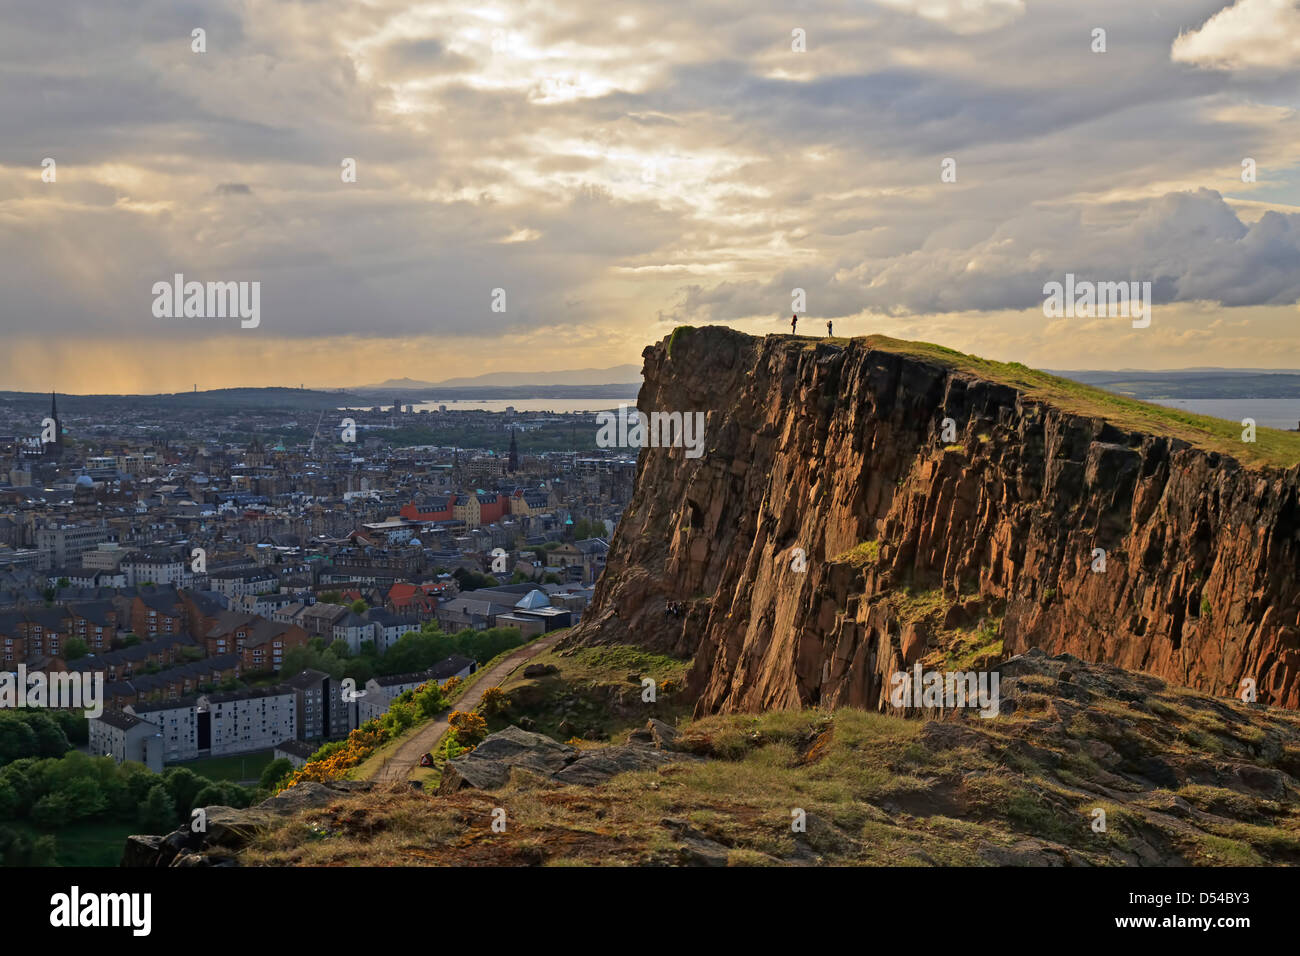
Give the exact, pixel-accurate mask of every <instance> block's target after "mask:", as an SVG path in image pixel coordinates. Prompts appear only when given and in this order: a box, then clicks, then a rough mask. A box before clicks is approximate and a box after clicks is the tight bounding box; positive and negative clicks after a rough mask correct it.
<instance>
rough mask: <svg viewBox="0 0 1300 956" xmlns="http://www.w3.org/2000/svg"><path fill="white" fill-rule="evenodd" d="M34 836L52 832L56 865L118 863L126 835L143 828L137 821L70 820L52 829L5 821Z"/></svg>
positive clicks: (22, 822)
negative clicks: (100, 821) (64, 824)
mask: <svg viewBox="0 0 1300 956" xmlns="http://www.w3.org/2000/svg"><path fill="white" fill-rule="evenodd" d="M5 826H7V827H11V828H13V829H14V830H20V831H22V832H23V833H26V834H28V835H29V836H31V837H33V838H35V837H40V836H53V837H54V843H55V861H56V862H57V863H58V865H59V866H120V865H121V863H122V850H123V848H124V847H125V846H126V838H127V837H129V836H130V835H131V834H133V833H140V832H142V831H141V829H140V825H139V824H138V823H117V822H114V823H73V824H69V825H68V826H64V827H59V829H57V830H55V831H53V833H51V832H50V831H48V830H42V829H40V828H39V827H34V826H32V825H31V824H30V823H27V822H25V821H10V822H8V823H6V824H5Z"/></svg>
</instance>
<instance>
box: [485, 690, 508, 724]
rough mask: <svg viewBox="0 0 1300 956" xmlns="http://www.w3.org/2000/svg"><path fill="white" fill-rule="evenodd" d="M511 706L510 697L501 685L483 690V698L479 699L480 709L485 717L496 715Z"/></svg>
mask: <svg viewBox="0 0 1300 956" xmlns="http://www.w3.org/2000/svg"><path fill="white" fill-rule="evenodd" d="M509 708H510V698H509V697H507V696H506V692H505V691H503V690H502V689H501V688H500V687H489V688H488V689H487V690H485V691H483V698H482V699H481V700H480V701H479V704H478V711H479V713H481V714H482V715H483V716H484V717H496V716H498V715H499V714H503V713H505V712H506V711H507V710H508V709H509Z"/></svg>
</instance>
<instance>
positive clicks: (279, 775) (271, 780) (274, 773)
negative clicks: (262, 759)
mask: <svg viewBox="0 0 1300 956" xmlns="http://www.w3.org/2000/svg"><path fill="white" fill-rule="evenodd" d="M292 772H293V764H292V763H290V762H289V759H288V758H287V757H278V758H276V759H275V760H272V761H271V762H270V763H269V764H267V765H266V769H265V770H263V771H262V776H261V779H259V780H258V781H257V784H258V786H260V787H261V788H262V789H263V790H274V789H275V785H276V784H278V783H279V782H280V781H281V780H283V779H284V778H285V777H287V776H288V775H289V774H290V773H292Z"/></svg>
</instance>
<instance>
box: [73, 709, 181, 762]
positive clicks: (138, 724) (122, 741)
mask: <svg viewBox="0 0 1300 956" xmlns="http://www.w3.org/2000/svg"><path fill="white" fill-rule="evenodd" d="M89 731H90V754H91V756H93V757H99V756H109V757H112V758H113V759H114V760H116V761H117V762H118V763H123V762H124V761H127V760H133V761H135V762H136V763H142V764H144V765H145V766H146V767H148V768H149V769H150V770H152V771H154V773H161V772H162V768H163V740H162V733H161V731H160V730H159V729H158V727H157V726H155V725H154V724H151V723H149V722H148V721H146V720H141V719H140V718H139V717H137V716H135V715H134V714H128V713H125V712H117V711H106V712H105V713H103V714H100V715H99V716H98V717H95V718H92V719H91V720H90V721H89Z"/></svg>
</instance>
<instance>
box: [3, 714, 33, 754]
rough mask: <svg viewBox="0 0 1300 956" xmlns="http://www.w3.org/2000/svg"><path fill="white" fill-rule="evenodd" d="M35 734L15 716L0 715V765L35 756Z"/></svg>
mask: <svg viewBox="0 0 1300 956" xmlns="http://www.w3.org/2000/svg"><path fill="white" fill-rule="evenodd" d="M37 746H38V745H37V742H36V733H35V731H33V730H32V728H31V727H30V726H29V725H28V723H27V722H26V721H25V720H21V719H19V718H18V717H17V715H15V714H12V713H9V714H0V763H9V762H10V761H12V760H18V759H19V758H21V757H35V756H36V755H37Z"/></svg>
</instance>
